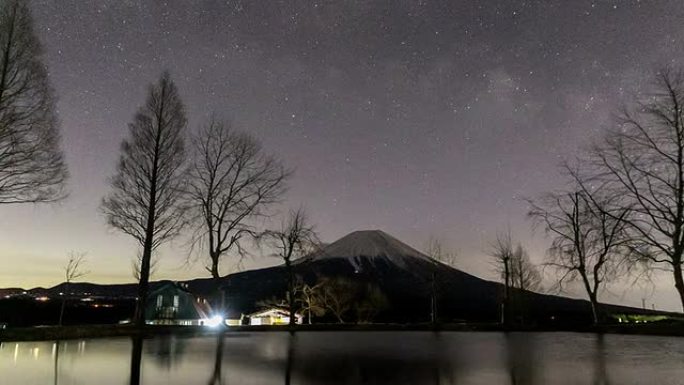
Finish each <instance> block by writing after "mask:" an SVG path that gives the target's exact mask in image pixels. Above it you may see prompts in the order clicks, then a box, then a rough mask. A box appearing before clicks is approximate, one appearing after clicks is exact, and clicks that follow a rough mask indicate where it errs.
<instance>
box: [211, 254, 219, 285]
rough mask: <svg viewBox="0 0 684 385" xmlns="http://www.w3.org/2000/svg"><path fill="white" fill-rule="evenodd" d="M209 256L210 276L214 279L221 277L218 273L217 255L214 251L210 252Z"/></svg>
mask: <svg viewBox="0 0 684 385" xmlns="http://www.w3.org/2000/svg"><path fill="white" fill-rule="evenodd" d="M209 256H210V257H211V276H212V277H213V278H214V279H219V278H221V274H219V256H218V255H216V254H214V253H210V255H209Z"/></svg>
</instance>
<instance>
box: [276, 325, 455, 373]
mask: <svg viewBox="0 0 684 385" xmlns="http://www.w3.org/2000/svg"><path fill="white" fill-rule="evenodd" d="M436 338H439V336H437V337H436ZM287 343H288V349H287V353H286V356H285V357H283V360H284V370H283V376H284V383H285V385H290V384H291V383H292V379H293V377H295V376H296V377H297V378H298V382H301V383H307V384H308V383H311V384H326V385H335V384H387V385H390V384H391V385H401V384H407V385H408V384H411V385H413V384H437V385H450V384H456V381H455V379H454V377H453V373H455V370H453V369H454V364H455V363H454V362H453V361H450V360H449V357H448V356H447V355H446V354H445V355H441V354H440V352H439V349H438V348H434V347H435V346H436V345H433V348H434V349H430V350H429V351H427V352H424V353H425V354H418V355H412V354H405V353H407V352H410V350H411V348H410V347H406V350H405V351H401V350H402V349H397V350H395V351H392V352H387V354H383V352H374V351H372V349H368V350H364V351H354V352H350V351H346V350H336V349H332V350H327V349H326V350H319V351H307V352H299V353H297V352H298V351H299V350H301V349H302V348H303V346H302V344H300V343H299V341H298V340H297V334H295V335H291V336H290V337H289V340H288V342H287ZM299 356H302V357H305V359H301V360H296V357H299ZM295 361H296V362H295ZM445 373H446V374H445ZM442 374H444V375H442Z"/></svg>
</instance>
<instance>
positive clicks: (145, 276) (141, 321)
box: [135, 239, 152, 327]
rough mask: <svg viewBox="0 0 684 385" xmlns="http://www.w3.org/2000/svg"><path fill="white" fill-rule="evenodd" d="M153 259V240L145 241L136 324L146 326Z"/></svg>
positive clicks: (136, 308)
mask: <svg viewBox="0 0 684 385" xmlns="http://www.w3.org/2000/svg"><path fill="white" fill-rule="evenodd" d="M151 259H152V240H151V239H150V241H149V242H148V241H145V247H144V249H143V256H142V261H141V262H140V282H139V283H138V303H137V305H136V307H135V326H137V327H143V326H145V307H146V306H147V293H148V292H149V286H150V260H151Z"/></svg>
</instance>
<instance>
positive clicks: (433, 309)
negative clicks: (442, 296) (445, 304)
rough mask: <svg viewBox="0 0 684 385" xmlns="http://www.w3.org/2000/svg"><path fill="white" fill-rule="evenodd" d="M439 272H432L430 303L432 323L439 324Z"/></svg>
mask: <svg viewBox="0 0 684 385" xmlns="http://www.w3.org/2000/svg"><path fill="white" fill-rule="evenodd" d="M436 280H437V273H436V272H432V282H431V283H432V298H431V303H430V310H431V320H432V325H433V326H435V325H437V283H436Z"/></svg>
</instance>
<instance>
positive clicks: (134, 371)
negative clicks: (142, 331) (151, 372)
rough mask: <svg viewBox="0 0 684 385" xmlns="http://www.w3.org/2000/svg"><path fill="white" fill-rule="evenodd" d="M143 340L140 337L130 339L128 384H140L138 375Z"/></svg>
mask: <svg viewBox="0 0 684 385" xmlns="http://www.w3.org/2000/svg"><path fill="white" fill-rule="evenodd" d="M142 348H143V338H142V337H140V336H137V337H133V338H132V339H131V376H130V384H131V385H139V384H140V373H141V370H140V369H141V366H142Z"/></svg>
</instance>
